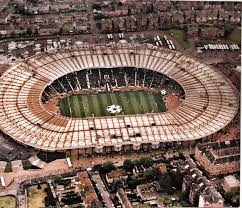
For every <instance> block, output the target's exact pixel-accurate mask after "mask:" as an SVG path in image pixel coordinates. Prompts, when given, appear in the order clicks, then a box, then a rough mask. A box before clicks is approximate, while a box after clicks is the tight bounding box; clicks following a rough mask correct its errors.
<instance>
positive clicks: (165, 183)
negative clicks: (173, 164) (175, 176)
mask: <svg viewBox="0 0 242 208" xmlns="http://www.w3.org/2000/svg"><path fill="white" fill-rule="evenodd" d="M159 184H160V187H161V190H163V191H164V192H166V193H168V194H170V193H173V189H172V179H171V177H170V176H169V174H164V175H161V177H160V180H159Z"/></svg>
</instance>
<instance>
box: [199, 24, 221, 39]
mask: <svg viewBox="0 0 242 208" xmlns="http://www.w3.org/2000/svg"><path fill="white" fill-rule="evenodd" d="M200 36H201V37H202V38H206V39H217V38H223V37H224V28H223V27H222V28H217V27H205V28H201V33H200Z"/></svg>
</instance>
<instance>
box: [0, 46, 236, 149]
mask: <svg viewBox="0 0 242 208" xmlns="http://www.w3.org/2000/svg"><path fill="white" fill-rule="evenodd" d="M117 66H132V67H139V68H147V69H151V70H156V71H158V72H161V73H162V74H165V75H167V76H168V77H170V78H172V79H174V80H176V81H177V82H178V83H179V84H180V85H181V86H182V87H183V89H184V90H185V93H186V99H185V101H184V102H183V104H182V105H181V106H180V107H178V108H177V109H175V110H173V111H168V112H164V113H151V114H142V115H124V116H123V115H122V116H114V117H99V118H80V119H77V118H66V117H62V116H60V115H56V114H54V113H53V112H48V111H47V110H46V109H45V108H44V106H43V105H42V103H41V93H42V91H43V90H44V88H45V87H46V86H47V85H48V84H50V83H52V82H53V81H54V80H55V79H57V78H58V77H61V76H63V75H65V74H67V73H70V72H73V71H78V70H82V69H86V68H102V67H117ZM238 105H239V97H238V94H237V91H236V90H235V89H234V87H233V86H232V84H231V83H230V82H229V81H228V80H227V79H226V78H225V77H224V76H222V75H221V74H220V73H218V72H216V71H215V70H214V69H213V68H212V67H211V66H209V65H206V64H205V63H203V62H201V61H199V60H196V59H194V58H192V57H188V56H186V55H184V54H182V53H181V52H178V51H171V50H167V49H164V48H161V47H159V48H158V47H155V46H154V47H150V46H149V47H148V46H147V45H134V44H132V45H131V44H118V45H113V46H110V45H109V46H98V47H97V46H95V45H94V46H93V45H83V46H82V47H81V48H79V49H77V50H70V49H58V50H56V51H55V52H50V53H48V52H46V53H42V54H38V55H35V56H33V57H31V58H29V59H27V60H25V61H23V62H21V63H20V64H16V65H15V66H13V67H11V68H9V69H8V70H7V71H6V72H5V73H4V74H3V76H2V77H1V78H0V129H1V130H2V131H4V132H5V133H7V134H9V135H10V136H11V137H12V138H13V139H15V140H17V141H18V142H20V143H23V144H27V145H30V146H33V147H35V148H39V149H43V150H51V151H53V150H64V149H72V148H85V147H97V148H99V147H101V146H113V145H114V146H120V145H122V144H140V143H153V144H157V143H159V142H169V141H186V140H195V139H199V138H203V137H205V136H208V135H210V134H213V133H215V132H217V131H219V130H220V129H222V128H223V127H224V126H226V125H227V124H228V123H229V122H230V121H231V120H232V119H233V117H234V116H235V115H236V113H237V110H238ZM154 123H155V124H156V125H155V126H154V125H152V124H154ZM127 125H130V127H129V128H128V127H127ZM137 133H139V135H140V136H138V137H135V136H134V135H135V134H137ZM114 134H115V135H117V137H116V138H113V137H112V135H114Z"/></svg>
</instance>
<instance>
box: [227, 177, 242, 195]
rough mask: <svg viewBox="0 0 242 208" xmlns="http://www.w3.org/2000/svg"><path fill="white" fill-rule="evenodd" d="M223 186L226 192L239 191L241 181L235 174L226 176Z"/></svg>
mask: <svg viewBox="0 0 242 208" xmlns="http://www.w3.org/2000/svg"><path fill="white" fill-rule="evenodd" d="M223 187H224V190H225V191H226V192H237V191H239V187H240V182H239V180H237V179H236V178H235V177H234V176H233V175H229V176H226V177H224V183H223Z"/></svg>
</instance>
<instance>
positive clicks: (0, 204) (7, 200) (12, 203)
mask: <svg viewBox="0 0 242 208" xmlns="http://www.w3.org/2000/svg"><path fill="white" fill-rule="evenodd" d="M15 207H17V203H16V198H15V197H14V196H3V197H0V208H15Z"/></svg>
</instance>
